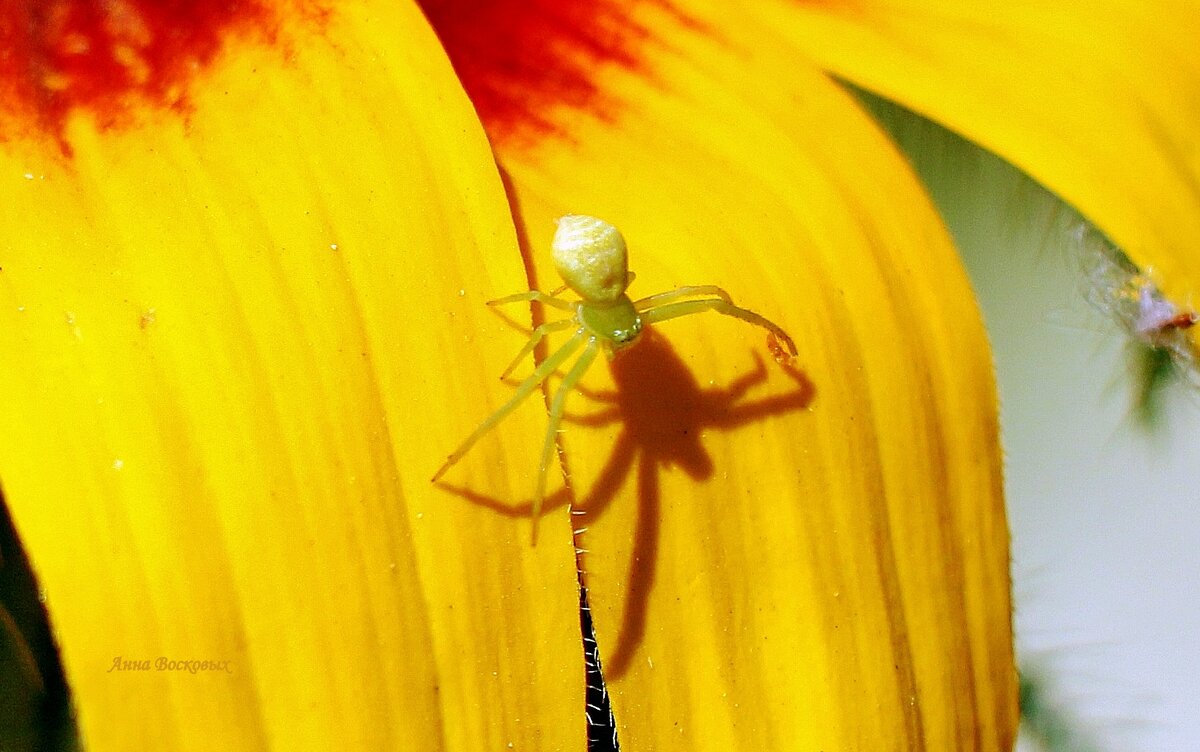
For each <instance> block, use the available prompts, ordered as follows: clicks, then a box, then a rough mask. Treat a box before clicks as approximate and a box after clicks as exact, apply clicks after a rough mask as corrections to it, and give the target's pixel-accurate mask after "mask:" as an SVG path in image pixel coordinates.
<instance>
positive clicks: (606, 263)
mask: <svg viewBox="0 0 1200 752" xmlns="http://www.w3.org/2000/svg"><path fill="white" fill-rule="evenodd" d="M551 247H552V248H553V250H554V265H555V267H557V268H558V273H559V275H560V276H561V277H562V278H563V281H564V282H566V283H567V286H568V287H570V288H571V289H572V290H574V291H575V292H576V293H577V294H578V295H579V297H581V298H583V300H584V301H585V302H588V303H599V304H605V303H615V302H616V301H617V300H619V299H620V298H621V296H622V295H624V294H625V288H626V287H627V286H628V284H629V273H628V268H627V261H626V251H625V238H623V237H621V233H620V231H618V230H617V228H615V227H613V226H612V225H610V224H609V223H608V222H605V221H604V220H603V219H596V218H595V217H587V216H584V215H582V214H568V215H567V216H565V217H562V218H561V219H559V220H558V231H557V232H555V233H554V242H553V244H552V245H551Z"/></svg>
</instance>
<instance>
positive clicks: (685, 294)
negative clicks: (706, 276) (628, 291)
mask: <svg viewBox="0 0 1200 752" xmlns="http://www.w3.org/2000/svg"><path fill="white" fill-rule="evenodd" d="M694 295H716V296H717V297H718V298H720V299H721V300H724V301H725V302H726V303H729V304H730V305H733V298H732V297H730V296H729V293H727V292H725V290H724V289H722V288H720V287H717V286H716V285H688V286H687V287H677V288H675V289H674V290H671V291H670V292H660V293H658V294H657V295H651V296H650V297H648V298H642V299H641V300H635V301H634V302H633V307H634V308H636V309H638V310H639V311H645V310H649V309H651V308H654V307H655V306H660V305H663V304H664V303H670V302H671V301H673V300H679V299H680V298H689V297H692V296H694Z"/></svg>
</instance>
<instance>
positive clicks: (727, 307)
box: [641, 293, 797, 356]
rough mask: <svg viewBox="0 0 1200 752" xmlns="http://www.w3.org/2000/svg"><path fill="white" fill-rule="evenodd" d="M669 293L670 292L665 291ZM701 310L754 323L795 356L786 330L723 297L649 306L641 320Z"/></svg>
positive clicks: (666, 318)
mask: <svg viewBox="0 0 1200 752" xmlns="http://www.w3.org/2000/svg"><path fill="white" fill-rule="evenodd" d="M666 294H667V295H670V294H671V293H666ZM701 311H716V312H717V313H720V314H724V315H726V316H732V317H734V318H735V319H741V320H742V321H745V322H748V323H750V324H754V325H755V326H759V327H762V328H763V329H766V330H767V331H769V332H771V333H772V334H774V335H775V336H776V337H778V338H779V339H781V340H783V342H784V343H785V344H786V345H787V349H788V352H790V353H791V354H792V356H795V355H796V354H797V350H796V343H795V342H792V338H791V337H789V336H788V334H787V332H785V331H783V329H781V328H780V327H779V326H778V325H777V324H775V323H774V322H772V321H768V320H767V319H765V318H763V317H762V316H760V315H758V314H757V313H755V312H754V311H751V310H747V309H745V308H742V307H740V306H735V305H734V304H733V303H730V302H729V301H728V300H725V299H724V298H706V299H704V300H688V301H684V302H682V303H670V304H668V305H663V306H657V307H654V308H649V309H647V310H645V311H642V312H641V316H642V322H643V323H646V324H654V323H657V322H659V321H667V320H669V319H677V318H679V317H680V316H690V315H692V314H693V313H700V312H701Z"/></svg>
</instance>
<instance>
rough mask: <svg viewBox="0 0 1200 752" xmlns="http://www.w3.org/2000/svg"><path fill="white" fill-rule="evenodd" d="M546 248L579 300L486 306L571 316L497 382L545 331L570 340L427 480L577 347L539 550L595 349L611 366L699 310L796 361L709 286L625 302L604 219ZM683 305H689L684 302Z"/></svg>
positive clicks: (792, 348) (782, 336) (620, 264)
mask: <svg viewBox="0 0 1200 752" xmlns="http://www.w3.org/2000/svg"><path fill="white" fill-rule="evenodd" d="M551 247H552V250H553V255H554V265H555V268H556V269H557V270H558V273H559V276H561V277H562V278H563V281H564V282H565V283H566V285H565V287H564V288H562V289H566V288H570V289H571V290H572V291H573V292H574V293H575V294H577V295H578V296H579V297H580V300H578V301H569V300H562V299H561V298H558V297H555V295H554V294H548V293H544V292H540V291H538V290H530V291H528V292H521V293H517V294H515V295H509V296H506V297H503V298H498V299H496V300H490V301H488V305H491V306H498V305H507V304H509V303H522V302H529V301H537V302H539V303H542V304H544V305H548V306H551V307H553V308H558V309H561V310H563V311H567V312H569V313H570V314H571V315H570V317H569V318H565V319H562V320H560V321H554V322H551V323H548V324H542V325H540V326H538V327H537V328H535V329H534V330H533V332H532V334H530V336H529V341H528V342H526V343H525V346H524V347H522V348H521V351H520V352H518V353H517V356H516V357H515V358H513V360H512V362H511V363H509V365H508V368H506V369H504V373H503V374H501V376H500V378H505V377H507V376H508V375H509V374H510V373H512V371H513V369H515V368H516V367H517V366H518V365H519V364H520V363H521V361H522V360H523V359H524V358H525V356H526V355H529V354H530V353H531V352H533V350H534V348H535V347H537V344H538V342H540V341H541V340H542V338H543V337H545V336H546V335H547V334H549V333H550V332H557V331H561V330H563V329H574V330H575V333H574V334H572V335H571V337H570V338H569V339H568V340H567V341H566V342H565V343H564V344H563V345H562V346H561V347H559V348H558V349H557V350H555V351H554V353H553V354H552V355H550V356H549V357H548V358H546V359H545V360H543V361H542V362H541V364H539V365H538V366H537V368H535V369H534V371H533V373H531V374H530V375H529V376H528V377H527V378H526V379H525V380H524V381H522V382H521V383H520V384H519V385H518V386H517V388H516V392H515V393H514V394H513V396H512V397H511V398H510V399H509V400H508V402H506V403H504V405H502V406H501V407H500V408H499V409H498V410H496V412H494V413H492V414H491V415H490V416H488V418H487V419H486V420H484V421H483V422H482V423H480V424H479V427H478V428H476V429H475V431H474V432H473V433H472V434H471V435H470V436H468V437H467V438H466V440H464V441H463V443H462V444H461V445H459V447H458V449H455V450H454V452H453V453H452V454H451V455H450V456H449V457H447V458H446V462H445V463H444V464H443V465H442V466H441V468H439V469H438V471H437V473H435V474H434V476H433V482H435V483H436V482H437V481H438V479H439V478H441V477H442V475H444V474H445V472H446V471H447V470H449V469H450V468H451V467H453V466H454V464H455V463H456V462H458V461H459V460H460V459H462V458H463V456H464V455H465V454H466V453H467V452H468V451H469V450H470V449H471V447H472V446H474V445H475V442H477V441H478V440H479V439H480V438H482V437H483V435H484V434H486V433H487V432H488V431H490V430H492V429H493V428H495V427H496V425H497V424H498V423H499V422H500V421H501V420H503V419H504V418H505V417H507V416H508V414H509V413H511V412H512V411H513V410H514V409H516V407H517V406H518V405H520V404H521V403H522V402H523V401H524V400H525V399H526V398H527V397H529V395H531V394H533V392H534V390H536V389H537V388H538V386H539V385H540V384H541V383H542V382H543V381H545V380H546V379H548V378H549V377H550V375H551V374H553V373H555V372H556V371H557V370H558V369H559V367H560V366H562V365H563V364H564V363H566V362H567V361H568V360H570V358H571V356H572V355H574V354H575V353H576V352H578V351H579V350H580V348H582V349H583V352H582V353H581V354H580V355H579V357H578V359H576V360H575V362H574V363H573V364H572V365H571V367H570V368H569V369H568V370H567V372H566V375H565V376H563V379H562V383H561V384H560V385H559V387H558V391H556V392H555V393H554V399H553V400H552V401H551V403H550V419H549V425H548V426H547V428H546V438H545V440H544V442H543V444H542V456H541V463H540V464H539V465H538V481H537V490H536V492H535V494H534V497H533V505H532V510H531V511H532V518H533V532H532V537H531V544H532V545H537V525H538V518H539V517H540V516H541V511H542V500H543V499H544V498H545V496H546V477H547V474H548V472H549V469H550V461H551V459H552V457H553V455H554V447H555V435H556V434H557V433H558V427H559V425H560V424H561V423H562V419H563V411H564V408H565V405H566V400H567V395H568V394H570V393H571V391H572V390H574V389H575V385H576V384H578V383H579V380H580V379H581V378H583V375H584V374H585V373H587V370H588V368H589V367H591V365H592V363H593V362H594V361H595V359H596V354H597V353H598V352H600V350H601V349H603V350H604V352H605V354H606V355H607V356H608V358H609V360H611V359H612V358H613V356H614V355H616V353H617V352H618V351H620V350H621V349H622V348H625V347H628V346H630V345H632V344H633V343H634V342H636V341H637V339H638V336H639V335H640V334H641V333H642V327H643V326H644V325H646V324H656V323H658V322H660V321H667V320H670V319H675V318H679V317H680V316H690V315H691V314H693V313H700V312H702V311H716V312H717V313H721V314H724V315H726V316H733V317H734V318H738V319H741V320H742V321H746V322H749V323H751V324H754V325H755V326H760V327H762V328H764V329H766V330H767V331H768V332H769V333H770V335H771V336H773V337H774V338H775V339H774V340H772V341H773V342H775V344H774V346H773V349H774V348H777V347H778V341H779V340H782V341H783V342H784V343H785V344H786V345H787V349H788V352H789V353H790V354H791V355H792V356H793V357H794V356H795V355H796V345H795V343H794V342H792V338H791V337H789V336H788V335H787V332H785V331H783V329H781V328H780V327H779V326H777V325H776V324H774V323H772V322H770V321H768V320H767V319H765V318H763V317H762V316H760V315H758V314H757V313H755V312H754V311H750V310H747V309H745V308H740V307H738V306H736V305H734V304H733V300H732V299H731V298H730V296H729V293H727V292H725V291H724V290H722V289H721V288H720V287H717V286H715V285H694V286H688V287H680V288H677V289H675V290H671V291H669V292H662V293H658V294H657V295H651V296H649V297H646V298H642V299H640V300H637V301H634V300H630V298H629V296H628V295H626V294H625V291H626V289H628V287H629V284H630V283H631V282H633V278H634V275H633V273H632V272H630V271H628V268H627V264H628V254H627V252H626V249H625V239H624V238H623V237H622V236H621V233H620V231H618V230H617V228H616V227H613V226H612V225H611V224H609V223H608V222H605V221H604V220H602V219H597V218H596V217H588V216H584V215H576V214H572V215H567V216H565V217H562V218H560V219H559V220H558V230H557V231H556V232H555V234H554V241H553V243H552V246H551ZM557 292H559V291H557V290H556V291H555V293H557ZM685 298H693V299H691V300H685Z"/></svg>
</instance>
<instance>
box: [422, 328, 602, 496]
mask: <svg viewBox="0 0 1200 752" xmlns="http://www.w3.org/2000/svg"><path fill="white" fill-rule="evenodd" d="M583 338H584V334H583V332H579V333H577V334H575V335H574V336H572V337H571V338H570V339H569V340H567V341H566V342H565V343H564V344H563V346H562V347H560V348H559V349H558V350H557V351H556V352H555V353H554V354H553V355H551V356H550V357H548V358H546V359H545V360H544V361H542V364H541V365H540V366H538V367H537V369H535V370H534V372H533V373H531V374H529V377H528V378H526V379H525V380H524V381H522V382H521V383H520V384H519V385H518V386H517V391H516V392H515V393H514V394H513V396H512V398H511V399H509V401H508V402H505V403H504V404H503V405H502V406H501V407H500V409H498V410H496V412H494V413H492V414H491V415H490V416H488V418H487V420H485V421H483V422H482V423H480V424H479V427H478V428H476V429H475V431H474V432H473V433H472V434H471V435H470V436H468V437H467V438H466V440H465V441H463V443H462V444H461V445H460V446H459V447H458V449H455V450H454V452H453V453H452V454H451V455H450V456H449V457H447V458H446V462H445V463H444V464H443V465H442V466H441V468H439V469H438V471H437V472H436V473H434V476H433V482H435V483H436V482H437V481H438V479H439V478H441V477H442V476H443V475H444V474H445V473H446V471H447V470H449V469H450V468H451V467H453V466H454V463H456V462H458V461H459V460H460V459H462V458H463V455H465V454H466V453H467V452H468V451H470V449H471V447H472V446H474V445H475V442H476V441H479V439H480V437H482V436H483V435H484V434H485V433H487V432H488V431H490V430H492V429H493V428H494V427H495V426H496V424H497V423H499V422H500V421H502V420H504V418H505V417H507V416H508V414H509V413H511V412H512V411H513V410H515V409H516V407H517V405H519V404H521V402H523V401H524V400H525V398H526V397H528V396H529V395H530V394H533V391H534V390H535V389H537V388H538V385H539V384H541V383H542V382H543V381H545V380H546V379H547V378H549V377H550V374H552V373H554V371H555V370H557V369H558V367H559V366H560V365H562V364H563V361H565V360H566V359H567V358H569V357H571V355H573V354H574V353H575V351H576V350H578V349H579V346H580V345H582V344H583Z"/></svg>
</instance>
